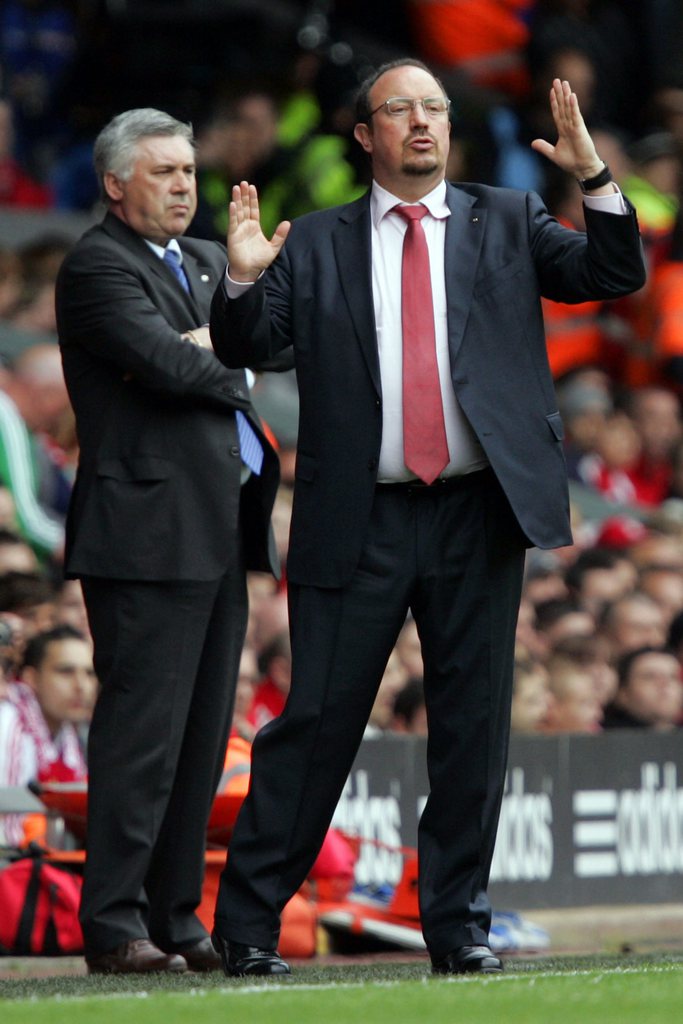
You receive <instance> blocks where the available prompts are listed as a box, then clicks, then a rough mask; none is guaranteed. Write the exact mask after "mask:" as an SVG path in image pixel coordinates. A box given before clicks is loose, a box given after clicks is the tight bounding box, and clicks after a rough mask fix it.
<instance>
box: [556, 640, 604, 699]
mask: <svg viewBox="0 0 683 1024" xmlns="http://www.w3.org/2000/svg"><path fill="white" fill-rule="evenodd" d="M553 656H554V657H555V658H556V659H557V660H558V663H559V660H560V659H563V660H564V661H566V662H568V663H571V664H573V665H576V666H578V667H579V668H581V669H582V670H583V671H584V672H586V674H587V675H588V676H590V679H591V682H592V685H593V693H594V695H595V697H596V698H597V700H598V703H599V704H600V706H601V707H603V708H604V707H605V706H606V705H607V704H609V702H610V701H611V700H612V698H613V697H614V694H615V693H616V690H617V672H616V669H615V667H614V664H613V663H612V661H611V648H610V645H609V643H608V642H607V641H606V640H605V638H604V637H602V636H599V635H598V634H595V635H594V636H569V637H566V638H565V639H564V640H560V641H559V642H558V643H557V644H555V647H554V649H553Z"/></svg>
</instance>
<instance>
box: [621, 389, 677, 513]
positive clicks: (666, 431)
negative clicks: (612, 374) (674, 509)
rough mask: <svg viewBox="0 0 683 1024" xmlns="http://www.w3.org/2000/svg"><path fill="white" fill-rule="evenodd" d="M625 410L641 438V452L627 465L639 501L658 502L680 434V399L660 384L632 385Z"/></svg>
mask: <svg viewBox="0 0 683 1024" xmlns="http://www.w3.org/2000/svg"><path fill="white" fill-rule="evenodd" d="M628 413H629V417H630V419H631V422H632V423H633V425H634V426H635V429H636V431H637V433H638V436H639V438H640V454H639V456H638V458H637V460H636V462H635V464H634V465H632V466H631V467H630V468H629V469H628V471H627V472H628V475H629V477H630V479H631V482H632V483H633V486H634V489H635V500H636V501H637V502H638V503H639V504H644V505H659V504H660V502H662V501H663V500H664V498H665V497H666V496H667V494H668V493H669V490H670V487H671V478H672V472H673V471H672V459H673V453H674V451H675V449H676V445H677V444H678V443H679V442H680V440H681V437H682V436H683V424H682V423H681V403H680V399H679V398H678V397H677V396H676V395H675V394H674V393H673V392H672V391H670V390H668V389H666V388H661V387H643V388H637V389H635V390H634V391H633V392H632V393H631V394H630V396H629V398H628Z"/></svg>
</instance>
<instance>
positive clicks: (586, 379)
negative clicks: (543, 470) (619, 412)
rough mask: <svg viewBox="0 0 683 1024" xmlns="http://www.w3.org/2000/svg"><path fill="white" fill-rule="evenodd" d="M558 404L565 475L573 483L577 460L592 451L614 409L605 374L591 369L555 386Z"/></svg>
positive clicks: (582, 371) (580, 371)
mask: <svg viewBox="0 0 683 1024" xmlns="http://www.w3.org/2000/svg"><path fill="white" fill-rule="evenodd" d="M557 402H558V408H559V410H560V413H561V414H562V420H563V422H564V428H565V445H564V449H565V458H566V460H567V471H568V473H569V478H570V479H573V480H576V479H578V468H577V467H578V465H579V462H580V460H581V459H582V458H583V456H584V455H587V454H589V453H591V452H593V451H595V445H596V441H597V439H598V437H599V435H600V431H601V430H602V429H603V427H604V425H605V423H606V422H607V418H608V417H609V416H610V415H611V413H612V411H613V408H614V405H613V401H612V395H611V392H610V381H609V378H608V377H607V374H605V373H604V372H602V373H601V372H599V371H596V370H593V369H591V370H585V369H584V370H579V371H578V372H574V373H572V374H571V375H570V376H568V377H565V379H564V380H563V381H562V382H561V383H560V384H559V385H558V388H557Z"/></svg>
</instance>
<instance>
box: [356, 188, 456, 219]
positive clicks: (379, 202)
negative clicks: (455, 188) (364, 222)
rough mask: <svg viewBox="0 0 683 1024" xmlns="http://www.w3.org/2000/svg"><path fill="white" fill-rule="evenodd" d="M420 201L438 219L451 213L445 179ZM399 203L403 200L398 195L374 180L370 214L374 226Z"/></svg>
mask: <svg viewBox="0 0 683 1024" xmlns="http://www.w3.org/2000/svg"><path fill="white" fill-rule="evenodd" d="M420 202H421V203H422V204H423V206H426V207H427V209H428V210H429V212H430V214H431V215H432V217H435V218H436V220H444V219H445V218H446V217H450V215H451V211H450V210H449V209H448V204H447V202H446V182H445V181H440V182H439V184H438V185H437V186H436V187H435V188H433V189H432V191H431V192H428V193H427V195H426V196H423V197H422V198H421V199H420ZM399 203H403V200H402V199H399V198H398V196H394V195H392V194H391V192H387V190H386V189H385V188H382V186H381V185H379V184H378V183H377V182H376V181H373V183H372V192H371V194H370V215H371V217H372V223H373V226H374V227H375V228H377V227H378V226H379V223H380V221H381V220H382V219H383V218H384V217H385V216H386V215H387V213H389V211H390V210H391V209H393V207H394V206H396V205H398V204H399Z"/></svg>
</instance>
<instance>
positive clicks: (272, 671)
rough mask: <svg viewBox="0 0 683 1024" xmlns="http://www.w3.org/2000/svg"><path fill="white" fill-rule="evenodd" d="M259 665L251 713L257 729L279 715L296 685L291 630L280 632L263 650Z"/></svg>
mask: <svg viewBox="0 0 683 1024" xmlns="http://www.w3.org/2000/svg"><path fill="white" fill-rule="evenodd" d="M258 667H259V671H260V673H261V681H260V682H259V683H258V685H257V687H256V691H255V693H254V698H253V700H252V703H251V708H250V710H249V714H248V716H247V718H248V720H249V721H250V722H251V724H252V725H253V726H254V728H255V729H256V730H257V731H258V730H259V729H261V728H262V727H263V726H264V725H266V723H267V722H270V721H271V720H272V719H273V718H277V717H278V715H280V714H281V713H282V710H283V708H284V706H285V703H286V701H287V696H288V694H289V688H290V686H291V684H292V648H291V646H290V642H289V631H288V630H285V631H283V632H281V633H278V634H277V635H276V636H275V637H273V639H272V640H271V641H270V643H269V644H268V645H267V646H266V647H265V648H264V649H263V650H262V651H261V653H260V654H259V656H258Z"/></svg>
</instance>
